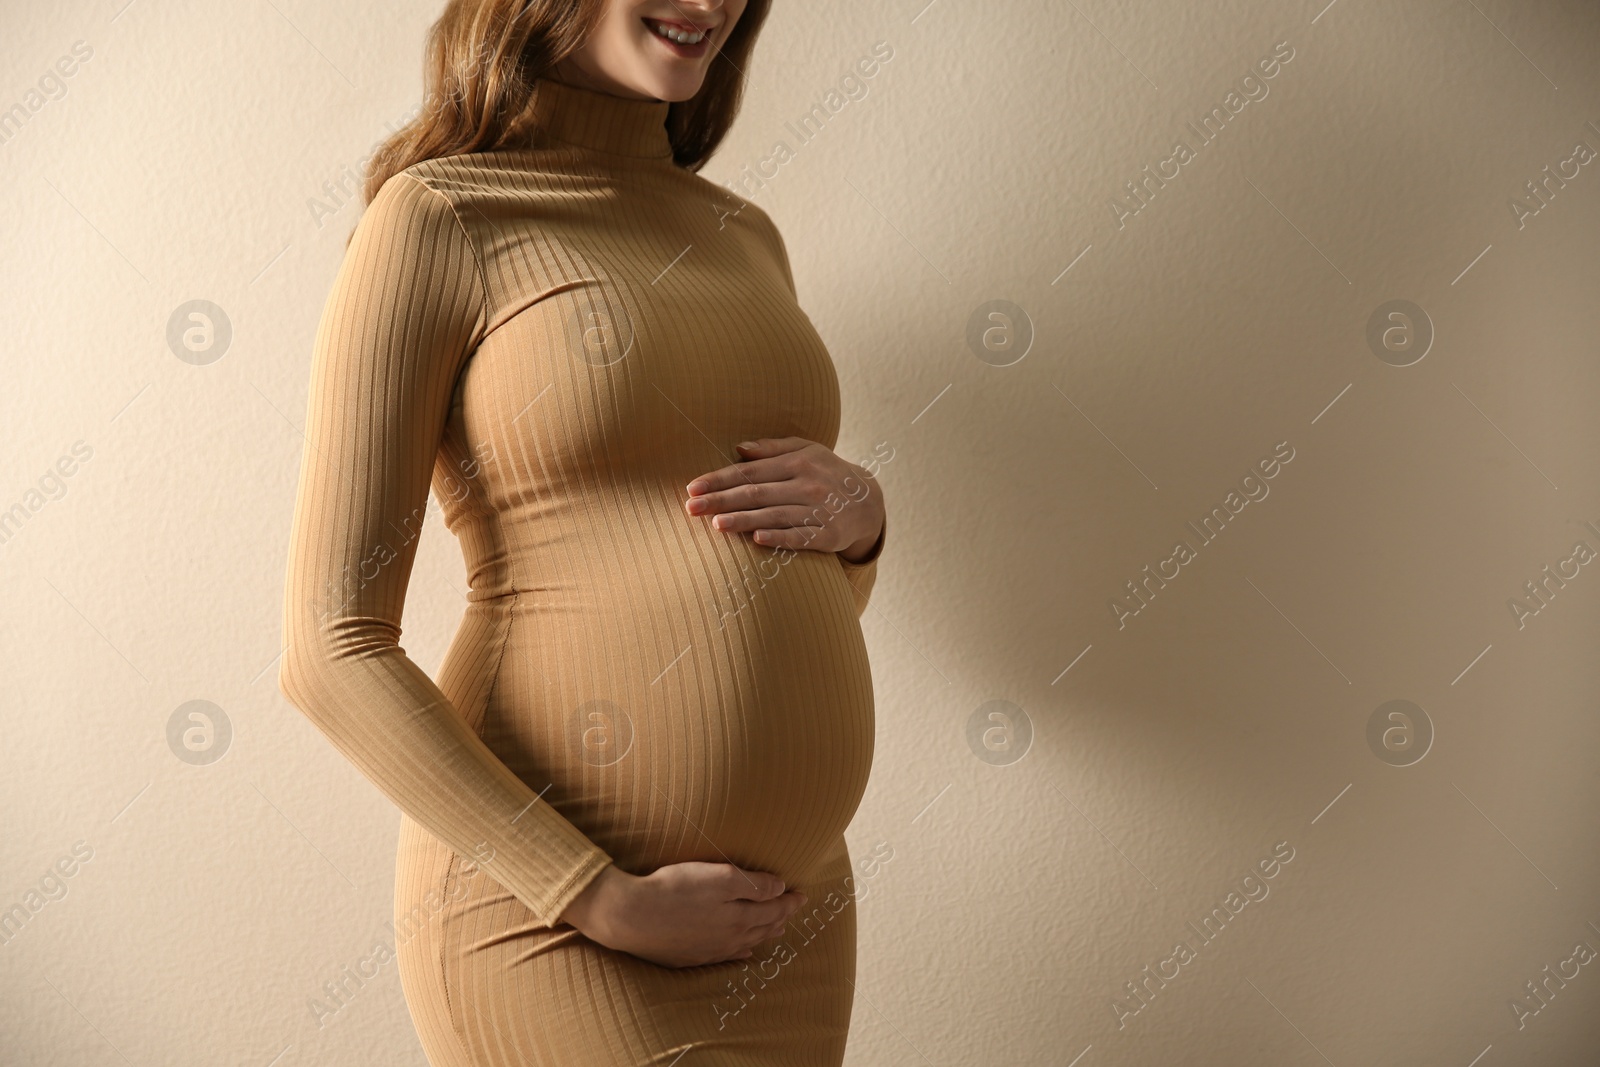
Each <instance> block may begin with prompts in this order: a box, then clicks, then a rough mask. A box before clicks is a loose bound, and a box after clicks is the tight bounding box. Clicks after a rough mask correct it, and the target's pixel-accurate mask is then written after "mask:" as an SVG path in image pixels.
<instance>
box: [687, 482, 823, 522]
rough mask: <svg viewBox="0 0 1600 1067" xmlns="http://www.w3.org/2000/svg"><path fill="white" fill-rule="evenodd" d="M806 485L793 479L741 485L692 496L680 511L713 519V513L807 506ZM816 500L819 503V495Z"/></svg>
mask: <svg viewBox="0 0 1600 1067" xmlns="http://www.w3.org/2000/svg"><path fill="white" fill-rule="evenodd" d="M808 485H809V483H805V482H801V481H799V480H798V479H795V478H777V479H773V480H771V481H760V480H757V481H754V482H743V483H740V484H739V485H733V486H729V487H728V488H726V489H718V490H708V491H706V492H704V493H692V494H690V496H689V499H687V500H685V501H684V502H683V509H684V510H685V511H687V512H688V513H689V514H691V515H714V514H716V513H717V512H723V511H744V510H747V509H749V508H756V507H762V506H765V505H769V504H804V503H807V502H808V500H807V496H808V494H807V492H806V488H807V486H808ZM818 499H821V497H820V495H818Z"/></svg>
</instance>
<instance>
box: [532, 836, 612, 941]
mask: <svg viewBox="0 0 1600 1067" xmlns="http://www.w3.org/2000/svg"><path fill="white" fill-rule="evenodd" d="M611 863H612V860H611V857H610V856H608V855H606V854H605V853H604V852H602V851H600V850H599V849H595V850H594V853H593V854H592V855H590V856H589V857H588V858H587V859H585V860H584V861H583V863H582V864H581V865H579V866H578V868H577V869H576V870H574V871H573V872H572V874H571V875H570V876H568V878H567V880H566V881H565V882H563V883H562V884H561V885H560V886H559V887H558V888H557V889H556V891H555V893H554V894H552V895H551V897H550V899H549V900H548V901H546V902H545V905H544V907H543V909H542V910H541V911H540V912H539V913H538V914H539V918H540V920H541V921H542V922H543V923H544V925H545V927H546V928H547V929H548V928H553V927H556V926H559V925H561V916H562V915H563V914H564V913H565V912H566V910H567V907H568V906H569V905H570V904H571V903H572V902H573V901H574V900H576V899H577V898H578V897H579V896H580V895H581V894H582V893H583V891H584V890H585V889H588V888H589V884H590V883H591V882H593V881H594V880H595V879H596V878H598V877H600V872H601V871H604V870H605V869H606V868H607V867H609V866H611Z"/></svg>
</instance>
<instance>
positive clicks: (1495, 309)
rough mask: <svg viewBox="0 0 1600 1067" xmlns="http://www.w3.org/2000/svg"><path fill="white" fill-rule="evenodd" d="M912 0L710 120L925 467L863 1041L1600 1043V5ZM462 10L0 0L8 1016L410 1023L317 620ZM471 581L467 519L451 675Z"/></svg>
mask: <svg viewBox="0 0 1600 1067" xmlns="http://www.w3.org/2000/svg"><path fill="white" fill-rule="evenodd" d="M923 3H924V0H910V2H907V3H898V2H897V3H891V4H883V3H875V2H874V3H845V2H830V3H825V4H824V3H818V4H806V3H799V2H795V0H790V2H787V3H779V4H778V5H777V9H776V10H775V12H774V14H773V16H772V18H771V20H770V21H769V23H768V26H767V29H766V31H765V34H764V37H763V40H762V43H761V45H760V47H759V48H758V50H757V53H756V55H755V58H754V62H753V64H752V67H751V70H750V72H749V74H750V90H749V95H748V99H747V105H746V107H745V110H744V113H743V115H742V116H741V118H740V120H739V122H738V124H737V126H736V127H735V129H734V131H733V134H732V136H731V137H730V138H729V140H728V141H727V142H726V143H725V145H724V147H723V148H722V150H721V151H720V153H719V154H718V155H717V157H716V158H715V159H714V160H713V161H712V162H711V163H710V164H709V165H708V167H707V168H706V170H705V171H704V173H705V174H706V175H707V176H708V177H711V178H713V179H715V180H717V181H721V182H725V183H728V184H730V185H731V186H733V187H734V188H736V189H738V190H739V191H740V192H742V193H743V194H744V195H746V196H748V197H750V198H751V199H753V200H754V201H756V202H757V203H759V204H761V205H762V206H763V207H764V208H766V210H768V211H769V212H770V213H771V214H772V215H773V217H774V218H775V219H776V220H777V222H778V223H779V225H780V227H781V229H782V230H783V232H784V234H785V236H786V239H787V242H788V246H789V251H790V254H791V257H792V259H793V263H794V268H795V274H796V277H797V281H798V285H799V289H800V293H801V298H802V302H803V303H804V305H805V307H806V309H807V311H808V313H809V314H810V316H811V317H812V319H813V320H814V321H815V322H816V324H817V326H818V328H819V329H820V331H821V333H822V335H823V336H824V338H825V339H826V340H827V342H828V344H829V345H830V347H831V349H832V351H833V353H834V357H835V360H836V362H837V364H838V366H839V372H840V378H841V382H842V385H843V390H844V403H845V412H844V427H845V428H844V431H843V433H842V435H841V443H840V451H841V453H843V454H845V455H846V457H847V458H850V459H852V460H856V461H858V462H859V461H863V460H865V459H867V458H868V457H872V456H876V457H877V461H878V462H880V463H881V467H880V473H879V478H880V481H881V482H882V484H883V485H884V487H885V491H886V493H887V497H888V502H889V509H890V511H891V512H892V513H893V516H894V519H893V522H894V525H895V530H896V532H895V533H894V535H893V536H892V537H891V539H890V543H889V545H888V548H887V551H886V553H885V555H884V558H883V562H882V564H881V571H880V575H879V579H878V585H877V589H876V592H875V594H874V599H873V602H872V606H871V607H870V608H869V609H868V611H867V613H866V616H865V618H864V619H863V623H862V624H863V627H864V629H865V632H866V636H867V640H868V643H869V646H870V648H871V652H872V657H873V669H874V677H875V682H876V688H877V694H878V707H879V725H878V747H877V763H876V766H875V770H874V776H873V780H872V784H871V786H870V788H869V792H868V794H867V797H866V800H865V802H864V804H863V806H862V808H861V810H860V812H859V814H858V816H857V818H856V821H855V824H854V826H853V828H852V831H851V840H852V844H853V846H854V847H855V848H856V849H857V850H858V851H859V852H865V851H868V850H871V849H872V848H874V847H875V846H879V845H882V846H884V851H885V852H888V853H892V859H890V860H889V861H888V862H887V863H884V864H883V865H882V866H881V868H880V869H879V870H878V873H877V874H876V875H875V877H874V878H873V879H872V880H871V881H870V883H868V884H867V889H866V891H865V893H864V894H863V896H862V897H861V899H860V900H859V903H858V905H857V906H858V907H859V908H860V919H861V930H862V933H861V959H860V973H859V976H858V997H857V1001H856V1016H855V1021H854V1033H853V1036H852V1044H851V1053H850V1062H851V1063H852V1064H860V1065H867V1064H873V1065H877V1064H904V1065H916V1064H974V1063H984V1064H987V1063H995V1064H1040V1065H1044V1064H1051V1065H1066V1064H1074V1065H1076V1067H1101V1065H1107V1067H1111V1065H1140V1064H1166V1063H1186V1064H1201V1065H1210V1064H1219V1065H1220V1064H1250V1065H1253V1064H1273V1065H1286V1064H1304V1065H1308V1067H1309V1065H1313V1064H1323V1063H1331V1064H1335V1065H1338V1067H1345V1065H1347V1064H1366V1065H1380V1064H1381V1065H1396V1067H1400V1065H1406V1067H1410V1065H1415V1064H1424V1063H1426V1064H1454V1065H1459V1067H1468V1065H1471V1064H1477V1065H1479V1067H1504V1065H1513V1064H1517V1065H1540V1067H1552V1065H1553V1067H1565V1065H1583V1064H1592V1063H1595V1062H1597V1061H1600V1051H1597V1050H1600V960H1597V959H1596V952H1597V951H1600V849H1597V848H1596V841H1597V831H1600V774H1597V772H1596V753H1597V752H1600V745H1597V742H1600V659H1597V657H1596V655H1595V648H1596V638H1597V636H1600V562H1596V556H1597V553H1600V429H1597V422H1596V410H1597V401H1600V358H1597V350H1596V344H1597V343H1596V340H1595V338H1596V336H1597V332H1600V302H1597V300H1596V299H1595V296H1596V283H1597V281H1600V253H1597V249H1596V239H1597V237H1600V159H1597V158H1596V152H1597V151H1600V67H1597V64H1596V62H1595V56H1596V51H1597V46H1600V11H1597V9H1596V7H1595V5H1593V4H1592V3H1588V2H1581V0H1567V2H1561V3H1540V4H1530V3H1519V2H1514V0H1416V2H1405V3H1392V4H1374V3H1365V2H1362V0H1336V2H1334V3H1332V4H1329V5H1327V6H1326V7H1323V6H1322V0H1313V2H1312V3H1309V4H1288V3H1282V2H1266V0H1256V2H1247V0H1225V2H1218V3H1206V4H1191V3H1183V2H1180V0H1161V2H1158V3H1150V4H1137V5H1135V4H1121V3H1113V2H1110V0H1075V2H1070V3H1065V4H1043V3H1034V2H1027V3H1021V2H1018V3H1005V4H994V3H991V4H972V3H963V2H961V0H934V2H933V3H930V4H927V5H926V6H923ZM435 13H436V5H434V4H431V3H418V2H407V3H402V4H397V5H393V6H390V5H351V6H349V7H346V6H345V5H328V4H321V3H314V2H312V0H268V2H267V3H261V4H242V5H240V4H222V3H216V2H212V3H205V2H201V0H190V2H164V0H132V2H128V0H104V2H95V3H84V2H78V0H74V2H68V3H61V4H50V5H31V6H30V7H28V8H27V9H26V10H24V9H23V8H22V6H21V5H18V4H11V5H8V6H7V10H6V12H5V14H4V16H3V18H4V25H5V29H6V31H7V32H5V33H4V34H0V57H3V63H0V70H3V71H4V76H3V77H0V108H3V109H12V108H13V105H15V106H16V108H20V110H12V112H11V118H10V119H7V118H6V117H5V116H4V115H0V174H3V176H4V181H3V182H0V242H3V247H4V249H5V252H6V254H5V256H4V257H3V260H0V271H3V272H4V284H3V285H0V309H3V313H4V316H5V321H6V323H7V336H6V338H5V341H4V357H3V358H4V372H5V388H4V389H3V390H0V434H3V444H4V447H3V450H0V511H3V512H4V514H5V516H6V519H5V521H4V523H3V524H0V602H3V603H4V605H5V608H4V611H3V613H0V665H3V668H4V674H5V678H6V683H7V684H6V690H5V696H4V700H3V708H0V714H3V722H0V727H3V730H4V735H5V741H6V746H5V747H6V765H7V766H6V773H5V774H4V776H3V778H0V807H3V809H4V811H5V812H6V820H5V821H6V830H5V833H4V835H3V837H0V908H4V909H9V912H10V915H11V918H10V920H9V925H6V926H5V930H4V934H3V936H0V991H3V996H4V999H5V1002H6V1010H5V1011H4V1012H3V1013H0V1061H3V1062H4V1063H6V1064H8V1065H9V1064H28V1065H32V1064H60V1063H71V1064H82V1065H98V1064H106V1065H110V1064H124V1063H131V1064H141V1065H142V1064H219V1063H237V1064H260V1065H267V1064H273V1065H275V1067H293V1065H298V1064H369V1063H384V1064H393V1065H400V1064H413V1065H421V1064H422V1063H423V1062H424V1061H423V1058H422V1054H421V1052H420V1050H419V1048H418V1046H417V1043H416V1039H415V1036H414V1034H413V1032H412V1029H411V1026H410V1022H409V1018H408V1016H407V1012H406V1007H405V1003H404V1000H403V999H402V997H401V993H400V987H399V983H398V980H397V977H396V975H395V973H394V968H393V965H392V963H384V962H382V960H383V959H385V958H386V954H385V953H384V952H383V951H381V950H382V947H383V945H384V944H385V943H386V942H387V940H388V939H389V938H390V936H391V935H390V933H389V931H388V929H387V927H386V923H387V921H388V920H389V917H390V899H391V892H392V877H393V852H394V846H395V830H396V825H397V822H398V816H397V813H396V811H395V810H394V808H393V807H392V806H391V805H390V804H389V803H388V802H387V801H386V800H385V799H384V798H383V797H382V796H381V795H380V794H379V793H377V791H376V790H375V789H374V788H373V787H371V786H370V785H369V784H368V783H367V782H366V781H365V780H363V779H362V778H360V777H359V775H357V774H356V772H354V771H353V770H352V769H351V768H349V767H348V766H347V765H346V764H344V762H343V761H342V759H341V758H340V757H339V756H338V754H337V753H336V752H335V751H334V750H333V749H332V748H331V747H330V746H329V745H328V744H327V742H326V741H325V740H324V739H323V738H322V737H321V735H319V734H318V733H317V732H316V731H315V730H314V728H313V727H311V726H310V725H309V724H308V723H307V722H306V721H305V720H304V719H303V718H302V717H301V716H300V715H299V714H298V713H297V712H295V711H294V709H292V708H291V707H290V706H289V705H288V704H287V703H286V702H285V701H284V699H283V698H282V697H281V696H280V695H279V694H278V692H277V689H276V687H275V674H276V671H275V666H276V660H277V657H278V655H279V652H280V645H279V611H280V605H281V596H282V579H283V565H284V551H285V545H286V538H287V534H288V527H289V517H290V509H291V506H292V502H293V492H294V479H295V476H296V473H297V464H298V458H299V454H300V450H301V448H302V437H301V433H300V426H301V423H302V419H303V414H304V405H305V389H306V384H307V375H308V359H309V352H310V347H311V340H312V335H313V331H314V329H315V326H316V322H317V318H318V315H319V314H320V311H321V307H322V302H323V300H324V298H325V296H326V294H327V291H328V288H329V286H330V284H331V281H332V278H333V274H334V271H335V270H336V268H337V265H338V263H339V260H340V256H341V254H342V252H343V247H344V245H343V242H344V238H345V236H346V235H347V234H348V232H349V230H350V228H351V227H352V226H353V225H354V223H355V220H356V218H357V217H358V215H359V211H360V204H359V201H358V199H357V198H356V195H355V192H356V190H355V182H354V177H353V175H354V174H355V172H356V171H357V170H358V169H359V167H360V165H361V162H362V160H363V158H364V157H365V156H366V155H367V154H368V153H369V152H370V150H371V148H372V146H373V145H374V144H375V143H376V142H377V141H378V140H379V139H380V138H382V137H384V136H386V135H387V133H388V130H389V129H390V127H391V125H397V124H398V123H399V122H401V121H403V120H404V119H405V118H406V117H407V116H408V115H409V114H410V112H411V111H412V109H413V108H414V107H415V106H416V102H417V100H418V99H419V93H420V88H419V86H420V80H419V72H420V66H421V64H420V49H421V41H422V34H423V31H424V30H425V28H426V26H427V24H428V22H429V21H430V20H431V18H432V17H433V15H434V14H435ZM875 48H878V49H879V54H880V56H881V55H882V54H883V53H884V52H888V53H890V58H889V59H887V60H886V61H882V62H880V63H879V64H878V66H877V67H876V68H875V70H874V73H873V74H872V76H871V77H870V78H862V77H860V76H859V75H856V76H854V77H852V76H851V72H852V70H853V69H855V68H856V64H857V61H858V60H860V59H862V58H863V57H868V56H871V55H872V54H873V51H874V49H875ZM68 71H70V74H69V73H67V72H68ZM1269 71H1270V76H1268V72H1269ZM830 92H832V93H834V94H835V95H833V96H831V97H830V95H829V94H830ZM817 106H820V107H821V109H822V110H821V111H820V112H818V115H819V116H825V117H824V118H820V119H819V120H814V122H815V123H816V125H815V127H814V128H813V129H812V131H811V133H810V134H809V135H807V134H806V132H805V130H803V129H802V128H801V122H802V120H803V118H804V117H805V116H806V114H807V113H808V112H811V111H812V109H813V108H814V107H817ZM1208 119H1209V125H1208V124H1207V123H1208ZM780 144H781V147H780ZM341 183H342V184H343V188H341ZM192 301H208V302H210V306H208V307H207V308H206V309H205V310H206V314H207V315H208V316H209V321H210V322H211V323H212V324H213V326H214V332H213V334H212V335H211V336H210V337H200V336H192V337H190V338H189V339H188V341H189V343H188V344H187V345H186V344H185V343H184V338H183V337H182V336H181V334H182V327H181V324H182V323H183V322H185V321H187V320H186V319H185V316H186V315H187V313H188V311H189V310H192V308H191V307H190V302H192ZM174 321H176V322H178V323H180V328H179V329H178V330H177V331H174V330H173V328H172V327H171V326H170V325H169V324H170V323H172V322H174ZM224 327H226V328H224ZM756 355H758V354H756ZM885 457H887V458H885ZM1214 509H1215V510H1214ZM1208 518H1209V520H1210V525H1209V526H1207V519H1208ZM463 588H464V576H463V573H462V567H461V563H460V559H459V554H458V550H457V547H456V545H455V543H454V540H453V538H451V537H450V535H449V534H448V532H447V531H445V530H444V529H443V527H442V525H441V524H440V523H439V522H438V519H437V514H436V513H435V514H434V515H433V516H431V517H430V528H429V530H428V531H427V533H426V534H425V536H424V538H423V544H422V554H421V557H420V559H419V562H418V565H417V568H416V571H415V573H414V575H413V579H412V586H411V591H410V600H409V602H408V611H407V626H406V635H405V641H404V643H405V646H406V648H407V650H408V651H409V652H411V654H412V655H413V656H415V657H416V658H417V659H418V660H419V662H421V663H423V664H424V666H425V667H427V668H428V669H429V670H432V669H434V668H435V667H436V666H437V664H438V662H439V659H440V657H441V656H442V655H443V652H444V649H445V647H446V644H447V643H448V641H449V639H450V637H451V635H452V633H453V631H454V628H455V625H456V622H457V620H458V619H459V617H460V613H461V610H462V599H461V598H462V590H463ZM192 701H204V702H207V703H206V704H204V705H192V704H190V702H192ZM996 702H999V703H996ZM1397 702H1398V703H1397ZM196 707H198V708H200V709H201V710H203V711H204V712H205V716H204V718H202V719H191V718H190V712H192V711H194V710H195V708H196ZM195 723H210V726H209V728H201V727H192V726H186V724H195ZM191 728H192V729H195V730H197V731H198V732H195V733H191V734H190V735H189V736H187V737H185V736H184V730H185V729H191ZM208 730H209V732H208ZM3 919H4V916H0V920H3ZM362 974H364V975H365V976H366V977H364V978H363V977H359V975H362ZM330 983H339V984H341V985H342V990H343V991H342V992H341V993H339V995H338V996H334V995H332V994H331V993H330V992H328V989H329V984H330ZM688 1063H689V1061H687V1060H686V1061H685V1067H688Z"/></svg>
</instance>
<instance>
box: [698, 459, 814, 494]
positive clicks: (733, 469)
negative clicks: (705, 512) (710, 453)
mask: <svg viewBox="0 0 1600 1067" xmlns="http://www.w3.org/2000/svg"><path fill="white" fill-rule="evenodd" d="M790 473H791V472H790V470H789V463H788V461H787V460H785V459H783V458H782V457H780V456H773V457H770V458H766V459H752V460H750V461H749V462H745V463H734V464H732V465H730V466H727V467H718V468H717V469H716V470H714V471H710V472H709V473H706V474H702V475H700V477H698V478H696V479H695V480H694V481H692V482H690V483H689V484H688V485H686V486H684V489H685V490H687V491H688V493H689V495H690V496H702V495H704V494H706V493H710V492H715V491H716V490H719V489H730V488H732V487H733V486H736V485H749V484H750V483H752V482H780V481H783V480H784V479H785V478H788V477H789V476H790Z"/></svg>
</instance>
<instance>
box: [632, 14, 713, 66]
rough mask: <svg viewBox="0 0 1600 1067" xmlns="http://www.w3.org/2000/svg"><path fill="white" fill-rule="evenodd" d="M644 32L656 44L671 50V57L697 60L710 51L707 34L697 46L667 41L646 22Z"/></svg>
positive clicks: (709, 35) (709, 38) (709, 37)
mask: <svg viewBox="0 0 1600 1067" xmlns="http://www.w3.org/2000/svg"><path fill="white" fill-rule="evenodd" d="M645 30H646V31H647V32H648V33H649V34H650V36H651V37H654V38H655V39H656V41H657V42H658V43H660V44H663V45H665V46H666V47H667V48H668V49H669V50H671V52H672V54H673V55H675V56H682V57H683V58H684V59H698V58H700V57H701V56H703V55H705V54H706V52H708V51H710V49H711V34H709V33H708V34H706V35H705V36H704V37H702V38H701V39H700V43H699V44H679V43H678V42H677V41H672V40H668V39H667V38H665V37H663V36H661V35H660V34H659V33H657V32H656V31H655V30H654V29H652V28H651V26H650V24H649V23H648V22H647V23H645Z"/></svg>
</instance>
